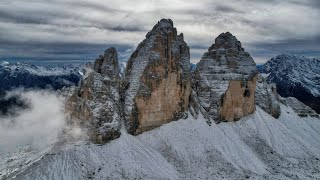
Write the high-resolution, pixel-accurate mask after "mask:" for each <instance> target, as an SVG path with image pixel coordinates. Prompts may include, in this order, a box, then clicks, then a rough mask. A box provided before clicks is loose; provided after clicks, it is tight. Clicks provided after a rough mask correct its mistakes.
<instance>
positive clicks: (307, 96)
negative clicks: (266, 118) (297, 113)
mask: <svg viewBox="0 0 320 180" xmlns="http://www.w3.org/2000/svg"><path fill="white" fill-rule="evenodd" d="M259 70H260V71H261V72H263V73H270V75H269V76H268V81H269V82H273V83H275V84H276V85H277V92H278V93H279V94H280V95H281V96H282V97H289V96H292V97H295V98H297V99H298V100H300V101H302V102H303V103H305V104H306V105H308V106H310V107H312V108H313V109H314V110H316V111H317V112H318V113H319V112H320V103H319V102H320V60H318V59H309V58H305V57H299V56H293V55H285V54H283V55H279V56H277V57H275V58H272V59H271V60H269V61H268V62H267V63H266V64H264V65H263V67H261V68H259Z"/></svg>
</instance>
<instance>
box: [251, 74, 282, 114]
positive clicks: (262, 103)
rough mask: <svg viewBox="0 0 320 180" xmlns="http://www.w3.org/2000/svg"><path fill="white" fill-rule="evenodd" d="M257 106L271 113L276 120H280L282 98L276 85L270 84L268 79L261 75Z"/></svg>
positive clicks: (257, 91) (257, 89)
mask: <svg viewBox="0 0 320 180" xmlns="http://www.w3.org/2000/svg"><path fill="white" fill-rule="evenodd" d="M255 101H256V105H257V106H259V107H260V108H261V109H263V110H264V111H266V112H267V113H269V114H270V115H271V116H273V117H274V118H279V116H280V114H281V109H280V104H279V103H280V102H279V101H280V96H279V95H278V93H277V87H276V85H275V84H268V83H267V81H266V78H265V77H263V76H262V75H259V77H258V81H257V88H256V93H255Z"/></svg>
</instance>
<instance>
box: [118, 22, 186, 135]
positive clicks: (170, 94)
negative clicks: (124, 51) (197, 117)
mask: <svg viewBox="0 0 320 180" xmlns="http://www.w3.org/2000/svg"><path fill="white" fill-rule="evenodd" d="M125 75H126V76H125V81H124V86H125V103H124V114H125V122H126V127H127V129H128V131H129V132H130V133H132V134H138V133H141V132H143V131H146V130H150V129H153V128H155V127H158V126H160V125H162V124H165V123H168V122H170V121H173V120H176V119H179V118H182V117H184V116H186V113H185V112H186V110H187V108H188V103H189V95H190V92H191V87H190V53H189V47H188V46H187V43H186V42H185V41H184V39H183V35H182V34H180V35H177V30H176V28H174V27H173V22H172V21H171V20H170V19H162V20H161V21H160V22H158V24H156V25H155V26H154V27H153V29H152V30H151V31H150V32H149V33H148V34H147V35H146V39H145V40H144V41H143V42H141V43H140V44H139V46H138V47H137V49H136V50H135V52H134V53H133V54H132V56H131V58H130V59H129V61H128V64H127V68H126V73H125Z"/></svg>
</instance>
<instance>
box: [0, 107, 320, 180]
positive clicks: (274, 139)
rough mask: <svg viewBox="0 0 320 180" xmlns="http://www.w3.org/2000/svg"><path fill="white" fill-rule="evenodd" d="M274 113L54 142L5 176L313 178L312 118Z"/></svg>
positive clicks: (319, 132) (316, 142)
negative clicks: (97, 141)
mask: <svg viewBox="0 0 320 180" xmlns="http://www.w3.org/2000/svg"><path fill="white" fill-rule="evenodd" d="M281 110H282V113H281V116H280V117H279V119H278V120H276V119H274V118H273V117H272V116H270V115H269V114H267V113H266V112H264V111H263V110H261V109H260V108H259V107H257V111H256V112H255V113H254V114H252V115H250V116H248V117H245V118H242V119H241V120H239V121H237V122H232V123H220V124H213V125H212V126H209V125H208V124H207V123H206V122H205V120H204V118H203V117H201V115H200V116H199V118H198V119H197V120H196V119H193V118H191V117H192V116H189V118H188V119H186V120H179V121H175V122H172V123H169V124H166V125H163V126H161V127H159V128H157V129H154V130H152V131H149V132H145V133H143V134H141V135H138V136H132V135H129V134H126V133H125V132H122V135H121V137H120V138H119V139H116V140H114V141H112V142H110V143H108V144H106V145H103V146H98V145H94V144H91V143H87V142H82V143H80V144H77V145H74V144H68V145H64V146H61V147H56V148H54V149H52V150H51V151H50V152H49V153H47V154H45V155H44V156H43V157H42V158H40V160H38V161H36V162H34V163H33V164H32V165H29V166H28V167H27V168H26V169H25V171H23V172H21V173H18V174H14V175H10V176H9V179H11V178H12V179H24V180H25V179H32V180H35V179H41V180H43V179H50V180H51V179H68V180H70V179H223V178H227V179H246V178H247V179H319V178H320V168H319V167H320V160H319V159H320V139H319V137H320V120H319V119H317V118H312V117H306V118H300V117H299V116H298V115H296V114H295V113H294V111H293V110H292V109H291V108H289V107H287V106H284V105H281ZM31 162H32V161H31ZM14 163H15V160H13V161H10V163H8V166H11V168H12V164H14ZM1 168H2V169H1V170H0V173H2V178H4V177H5V176H4V174H3V173H4V172H6V171H5V169H6V167H4V166H1Z"/></svg>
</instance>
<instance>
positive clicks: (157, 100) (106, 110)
mask: <svg viewBox="0 0 320 180" xmlns="http://www.w3.org/2000/svg"><path fill="white" fill-rule="evenodd" d="M191 67H193V70H192V73H191ZM120 74H122V73H121V72H120V69H119V62H118V57H117V52H116V50H115V49H114V48H109V49H108V50H106V51H105V53H104V55H103V56H100V57H99V58H98V59H97V60H96V61H95V63H94V65H92V64H87V65H86V67H85V74H84V76H83V79H82V80H81V83H80V85H79V86H78V87H77V88H75V89H74V90H72V92H71V93H70V92H67V93H65V94H71V96H70V97H69V98H68V100H67V103H66V104H67V105H66V110H67V111H68V112H69V113H70V117H71V120H72V121H71V122H73V123H77V124H80V125H81V126H84V127H87V128H88V129H89V134H90V137H91V139H92V140H93V141H94V142H97V143H105V142H108V141H109V140H112V139H115V138H117V137H119V136H120V128H121V126H122V125H123V128H126V129H127V131H128V132H129V133H131V134H139V133H142V132H144V131H148V130H151V129H153V128H156V127H159V126H161V125H162V124H165V123H168V122H171V121H174V120H178V119H181V118H186V117H187V116H188V112H190V113H191V114H192V115H193V116H194V117H195V118H197V117H198V115H199V114H200V113H201V114H202V115H203V116H204V117H205V118H206V119H207V122H208V123H211V122H221V121H227V122H228V121H236V120H239V119H240V118H242V117H245V116H247V115H250V114H252V113H253V112H254V111H255V109H256V108H255V106H256V104H257V105H258V106H260V107H261V108H262V109H263V110H264V111H266V112H268V113H269V114H271V115H272V116H274V117H275V118H278V117H279V116H280V114H281V112H280V105H279V104H280V103H284V104H286V105H289V106H294V105H295V104H297V102H296V101H294V102H293V100H290V99H288V100H285V99H281V98H280V96H279V95H278V94H277V92H276V86H275V85H274V84H267V81H266V79H265V78H264V77H263V76H262V75H258V72H257V69H256V64H255V62H254V61H253V59H252V57H251V56H250V54H249V53H248V52H246V51H244V48H243V47H242V45H241V43H240V41H238V40H237V39H236V37H235V36H233V35H232V34H231V33H229V32H227V33H222V34H220V35H219V36H218V37H217V38H216V39H215V43H214V44H213V45H212V46H211V47H209V49H208V52H206V53H205V54H204V55H203V57H202V59H201V61H200V62H199V63H198V64H197V65H196V68H194V66H192V65H191V64H190V54H189V47H188V45H187V43H186V42H185V41H184V38H183V35H182V34H180V35H178V34H177V30H176V28H174V26H173V22H172V21H171V20H170V19H162V20H161V21H159V22H158V23H157V24H156V25H155V26H154V27H153V29H152V30H151V31H150V32H148V34H147V35H146V39H145V40H143V41H142V42H141V43H140V44H139V45H138V47H137V49H136V50H135V51H134V53H133V54H132V55H131V57H130V59H129V61H128V63H127V66H126V70H125V73H124V74H125V75H124V77H123V76H120ZM299 107H300V108H296V111H301V112H302V111H304V110H305V111H304V112H307V111H308V112H309V110H308V109H306V108H305V107H304V106H302V105H301V106H299ZM300 114H301V113H300Z"/></svg>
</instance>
